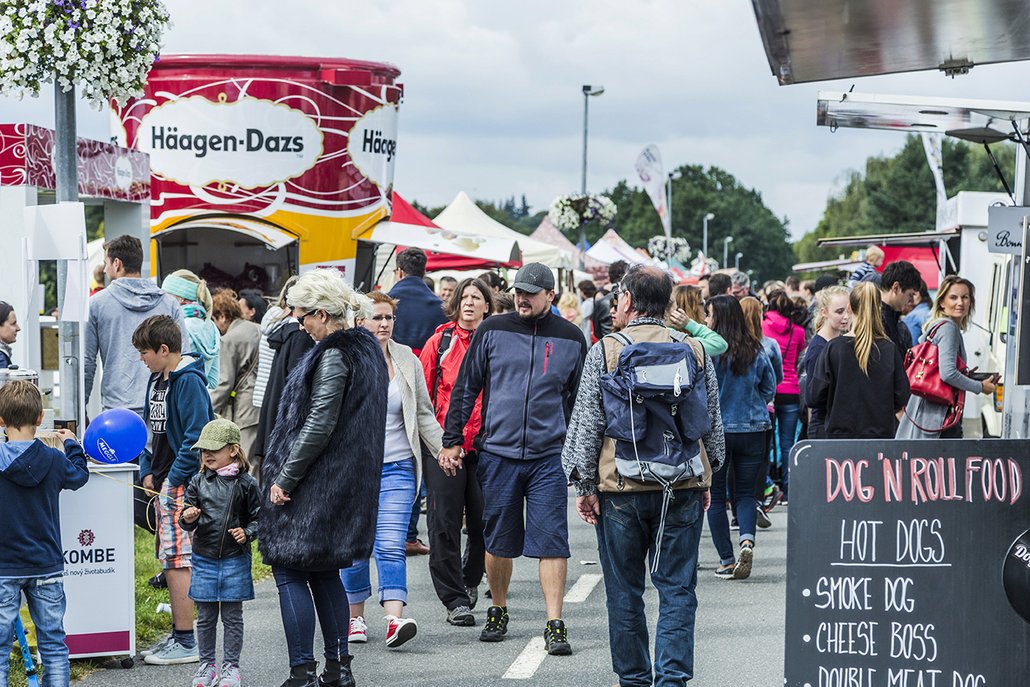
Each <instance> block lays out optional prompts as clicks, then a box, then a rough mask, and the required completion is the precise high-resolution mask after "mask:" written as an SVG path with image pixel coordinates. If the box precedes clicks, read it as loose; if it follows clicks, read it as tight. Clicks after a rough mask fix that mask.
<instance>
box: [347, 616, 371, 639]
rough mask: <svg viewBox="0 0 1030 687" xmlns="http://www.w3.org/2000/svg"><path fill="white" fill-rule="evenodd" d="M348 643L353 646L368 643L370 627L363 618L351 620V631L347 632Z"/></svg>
mask: <svg viewBox="0 0 1030 687" xmlns="http://www.w3.org/2000/svg"><path fill="white" fill-rule="evenodd" d="M347 641H348V642H349V643H351V644H364V643H365V642H367V641H368V625H366V624H365V619H364V618H363V617H362V616H360V615H359V616H358V617H357V618H351V619H350V630H348V631H347Z"/></svg>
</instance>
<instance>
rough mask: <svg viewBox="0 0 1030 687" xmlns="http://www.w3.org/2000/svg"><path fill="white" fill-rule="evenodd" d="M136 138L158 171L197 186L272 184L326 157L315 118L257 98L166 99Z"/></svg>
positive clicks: (141, 128) (146, 121) (141, 125)
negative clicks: (213, 184)
mask: <svg viewBox="0 0 1030 687" xmlns="http://www.w3.org/2000/svg"><path fill="white" fill-rule="evenodd" d="M137 136H138V140H137V147H138V148H139V149H140V150H142V151H143V152H145V153H149V154H150V167H151V169H152V170H153V171H154V173H155V174H159V175H161V176H163V177H165V178H167V179H171V180H173V181H176V182H178V183H180V184H183V185H192V186H206V185H208V184H211V183H215V182H225V183H231V184H238V185H239V186H242V187H243V188H257V187H261V186H271V185H273V184H277V183H280V182H283V181H286V180H288V179H293V178H294V177H298V176H300V175H302V174H303V173H304V172H306V171H307V170H309V169H311V168H312V167H314V166H315V162H317V161H318V158H319V157H320V156H321V155H322V132H321V130H319V128H318V127H317V126H315V123H314V121H312V120H311V118H309V117H308V116H307V115H305V114H304V113H303V112H301V111H300V110H295V109H293V108H291V107H287V106H286V105H279V104H276V103H273V102H271V101H269V100H257V99H255V98H243V99H242V100H237V101H235V102H227V103H214V102H211V101H210V100H208V99H206V98H201V97H198V96H194V97H191V98H182V99H180V100H175V101H171V102H167V103H165V104H163V105H161V106H159V107H155V108H154V109H152V110H151V111H150V112H148V113H147V114H146V115H145V116H144V117H143V119H142V120H141V121H140V128H139V133H138V134H137Z"/></svg>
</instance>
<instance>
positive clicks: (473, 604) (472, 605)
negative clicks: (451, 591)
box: [465, 587, 479, 611]
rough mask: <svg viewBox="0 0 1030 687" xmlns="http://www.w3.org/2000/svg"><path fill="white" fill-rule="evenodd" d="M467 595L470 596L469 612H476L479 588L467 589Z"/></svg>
mask: <svg viewBox="0 0 1030 687" xmlns="http://www.w3.org/2000/svg"><path fill="white" fill-rule="evenodd" d="M465 593H466V594H468V595H469V610H470V611H471V610H475V608H476V602H477V601H479V587H465Z"/></svg>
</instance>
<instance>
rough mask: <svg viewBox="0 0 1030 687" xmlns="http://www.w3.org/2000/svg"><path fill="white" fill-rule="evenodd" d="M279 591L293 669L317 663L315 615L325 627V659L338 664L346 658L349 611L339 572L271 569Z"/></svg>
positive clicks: (280, 609)
mask: <svg viewBox="0 0 1030 687" xmlns="http://www.w3.org/2000/svg"><path fill="white" fill-rule="evenodd" d="M272 576H273V577H274V578H275V586H276V587H278V588H279V611H280V613H281V614H282V618H283V630H285V631H286V648H287V650H288V652H289V655H290V667H291V668H293V667H295V666H301V665H304V664H305V663H312V662H314V660H315V614H316V613H317V614H318V624H319V625H320V626H321V627H322V643H323V644H324V645H325V657H326V659H328V660H330V661H339V660H340V657H341V656H346V655H347V632H348V629H349V624H348V619H349V618H350V609H348V608H347V597H346V596H345V595H344V593H343V585H342V584H341V583H340V574H339V572H338V571H336V570H297V569H294V568H279V567H275V566H273V567H272Z"/></svg>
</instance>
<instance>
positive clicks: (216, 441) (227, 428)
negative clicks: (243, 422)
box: [193, 418, 240, 451]
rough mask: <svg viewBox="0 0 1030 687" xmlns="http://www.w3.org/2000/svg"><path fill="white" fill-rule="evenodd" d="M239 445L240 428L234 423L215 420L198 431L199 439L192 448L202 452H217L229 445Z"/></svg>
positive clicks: (220, 419)
mask: <svg viewBox="0 0 1030 687" xmlns="http://www.w3.org/2000/svg"><path fill="white" fill-rule="evenodd" d="M238 443H240V428H239V427H237V426H236V424H235V423H233V422H230V421H229V420H224V419H222V418H217V419H215V420H212V421H211V422H209V423H207V424H206V425H204V429H202V430H200V438H199V439H197V443H195V444H193V448H198V449H201V450H203V451H218V450H220V449H223V448H225V447H226V446H227V445H229V444H238Z"/></svg>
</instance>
